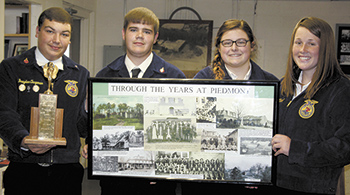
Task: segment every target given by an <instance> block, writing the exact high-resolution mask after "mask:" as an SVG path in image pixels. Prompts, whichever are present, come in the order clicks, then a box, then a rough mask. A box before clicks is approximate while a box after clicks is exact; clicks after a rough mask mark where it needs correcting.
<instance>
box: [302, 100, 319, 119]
mask: <svg viewBox="0 0 350 195" xmlns="http://www.w3.org/2000/svg"><path fill="white" fill-rule="evenodd" d="M317 103H318V101H316V100H305V104H303V105H302V106H301V107H300V109H299V116H300V117H301V118H303V119H308V118H311V117H312V115H314V113H315V104H317Z"/></svg>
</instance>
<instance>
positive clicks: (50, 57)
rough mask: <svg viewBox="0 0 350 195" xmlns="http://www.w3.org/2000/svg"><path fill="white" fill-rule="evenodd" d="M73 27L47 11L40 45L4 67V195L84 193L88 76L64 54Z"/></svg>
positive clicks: (60, 13)
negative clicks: (82, 142) (83, 144)
mask: <svg viewBox="0 0 350 195" xmlns="http://www.w3.org/2000/svg"><path fill="white" fill-rule="evenodd" d="M71 25H72V18H71V16H70V15H69V13H68V12H66V11H65V10H64V9H62V8H57V7H53V8H49V9H47V10H45V11H44V12H43V13H41V15H40V17H39V20H38V26H37V28H36V35H35V36H36V37H37V38H38V46H37V47H33V48H31V49H30V50H28V51H27V52H25V53H23V54H22V55H19V56H15V57H12V58H7V59H5V60H3V61H2V62H1V64H0V92H1V96H0V100H1V101H0V117H1V121H0V137H1V138H2V139H3V140H4V142H5V143H6V144H7V146H8V148H9V152H8V157H9V160H10V164H9V166H8V168H7V169H6V171H5V174H4V187H5V194H81V183H82V179H83V174H84V170H83V167H82V166H81V165H80V163H79V158H80V137H86V136H87V130H88V127H87V125H88V123H87V113H86V112H85V101H86V93H87V92H86V87H87V78H88V76H89V72H88V70H87V69H85V68H84V67H83V66H81V65H79V64H76V63H75V62H74V61H72V60H71V59H69V58H68V57H67V56H65V55H64V52H65V51H66V49H67V47H68V45H69V44H70V38H71Z"/></svg>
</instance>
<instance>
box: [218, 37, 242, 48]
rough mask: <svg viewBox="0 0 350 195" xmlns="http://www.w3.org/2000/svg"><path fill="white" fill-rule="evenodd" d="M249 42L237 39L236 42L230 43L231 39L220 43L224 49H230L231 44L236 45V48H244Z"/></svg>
mask: <svg viewBox="0 0 350 195" xmlns="http://www.w3.org/2000/svg"><path fill="white" fill-rule="evenodd" d="M248 42H249V40H245V39H237V40H236V41H232V40H231V39H225V40H222V41H221V42H220V43H221V44H222V46H224V47H232V45H233V43H236V45H237V47H245V46H246V45H247V43H248Z"/></svg>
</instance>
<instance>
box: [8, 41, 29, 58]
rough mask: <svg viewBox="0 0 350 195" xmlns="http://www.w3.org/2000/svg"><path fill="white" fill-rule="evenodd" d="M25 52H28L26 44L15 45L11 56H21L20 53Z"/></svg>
mask: <svg viewBox="0 0 350 195" xmlns="http://www.w3.org/2000/svg"><path fill="white" fill-rule="evenodd" d="M27 50H28V44H26V43H21V44H15V45H14V47H13V52H12V56H17V55H21V54H22V53H24V52H25V51H27Z"/></svg>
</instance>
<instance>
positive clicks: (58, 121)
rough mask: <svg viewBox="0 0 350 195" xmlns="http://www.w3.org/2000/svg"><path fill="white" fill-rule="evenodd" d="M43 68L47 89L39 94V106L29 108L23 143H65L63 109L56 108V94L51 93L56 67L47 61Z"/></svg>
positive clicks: (56, 71)
mask: <svg viewBox="0 0 350 195" xmlns="http://www.w3.org/2000/svg"><path fill="white" fill-rule="evenodd" d="M43 70H44V76H45V78H47V79H48V89H47V90H46V91H45V92H44V93H41V94H39V108H38V107H32V108H31V119H30V134H29V136H27V137H26V138H25V140H24V143H25V144H51V145H66V144H67V143H66V139H65V138H63V137H62V123H63V109H59V108H56V106H57V94H53V83H52V80H53V79H55V78H56V76H57V73H58V68H57V66H55V65H54V64H53V63H52V62H49V63H48V64H45V66H44V67H43ZM51 88H52V90H51Z"/></svg>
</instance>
